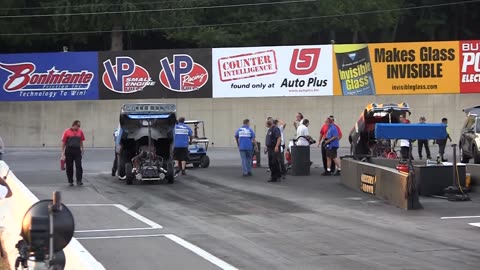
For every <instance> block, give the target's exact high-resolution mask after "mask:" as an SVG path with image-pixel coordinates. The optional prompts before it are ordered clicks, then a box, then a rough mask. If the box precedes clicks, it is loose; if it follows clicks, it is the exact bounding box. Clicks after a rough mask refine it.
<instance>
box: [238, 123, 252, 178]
mask: <svg viewBox="0 0 480 270" xmlns="http://www.w3.org/2000/svg"><path fill="white" fill-rule="evenodd" d="M235 140H236V141H237V147H238V150H239V151H240V158H241V159H242V173H243V174H242V175H243V176H244V177H246V176H252V158H253V150H254V145H255V147H256V145H257V143H256V141H255V132H254V131H253V130H252V129H251V128H250V120H248V119H245V120H243V125H242V126H241V127H240V128H239V129H237V131H236V132H235Z"/></svg>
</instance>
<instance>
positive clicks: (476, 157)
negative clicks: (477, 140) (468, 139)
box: [473, 145, 480, 164]
mask: <svg viewBox="0 0 480 270" xmlns="http://www.w3.org/2000/svg"><path fill="white" fill-rule="evenodd" d="M473 163H475V164H480V153H479V152H478V147H477V146H476V145H474V146H473Z"/></svg>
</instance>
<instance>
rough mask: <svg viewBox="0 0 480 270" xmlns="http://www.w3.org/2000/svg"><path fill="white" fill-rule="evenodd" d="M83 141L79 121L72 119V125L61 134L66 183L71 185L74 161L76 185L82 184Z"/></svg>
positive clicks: (83, 137) (83, 136)
mask: <svg viewBox="0 0 480 270" xmlns="http://www.w3.org/2000/svg"><path fill="white" fill-rule="evenodd" d="M83 141H85V135H83V131H82V130H81V129H80V121H79V120H75V121H73V124H72V127H71V128H68V129H66V130H65V131H64V132H63V136H62V159H65V165H66V167H67V168H66V171H67V178H68V183H69V185H70V186H73V163H74V162H75V172H76V178H77V185H79V186H82V185H83V182H82V176H83V168H82V156H83V153H84V148H83Z"/></svg>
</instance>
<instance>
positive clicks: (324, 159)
mask: <svg viewBox="0 0 480 270" xmlns="http://www.w3.org/2000/svg"><path fill="white" fill-rule="evenodd" d="M329 119H330V120H332V121H333V124H334V125H335V127H336V128H337V130H338V136H339V140H340V139H342V130H341V129H340V127H339V126H338V125H337V124H335V118H334V117H333V115H330V116H329V117H328V118H327V119H325V123H324V124H323V126H322V129H321V130H320V138H318V144H317V146H318V147H321V150H322V162H323V169H324V171H323V173H322V175H323V176H325V175H327V174H328V170H327V148H326V147H325V141H326V139H327V131H328V127H329V126H330V124H329ZM330 171H331V172H334V171H335V162H332V164H331V166H330Z"/></svg>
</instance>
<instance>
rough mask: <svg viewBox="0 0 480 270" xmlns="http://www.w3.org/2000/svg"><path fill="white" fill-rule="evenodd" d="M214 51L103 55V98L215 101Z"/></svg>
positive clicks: (132, 52)
mask: <svg viewBox="0 0 480 270" xmlns="http://www.w3.org/2000/svg"><path fill="white" fill-rule="evenodd" d="M211 61H212V54H211V49H182V50H180V49H179V50H147V51H121V52H100V53H99V62H98V65H99V71H100V76H101V77H100V90H99V91H100V94H99V96H100V99H159V98H211V97H212V83H211V79H210V72H211V71H210V67H211V65H212V64H211Z"/></svg>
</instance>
